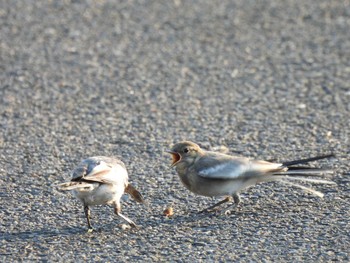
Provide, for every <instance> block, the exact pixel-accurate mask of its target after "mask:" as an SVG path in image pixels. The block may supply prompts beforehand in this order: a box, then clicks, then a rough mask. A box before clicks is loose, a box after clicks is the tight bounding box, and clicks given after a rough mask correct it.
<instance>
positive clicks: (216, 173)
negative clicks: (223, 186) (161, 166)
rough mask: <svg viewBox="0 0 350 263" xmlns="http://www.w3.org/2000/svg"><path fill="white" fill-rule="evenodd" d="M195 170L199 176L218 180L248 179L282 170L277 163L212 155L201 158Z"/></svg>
mask: <svg viewBox="0 0 350 263" xmlns="http://www.w3.org/2000/svg"><path fill="white" fill-rule="evenodd" d="M196 168H197V171H198V175H199V176H201V177H204V178H210V179H219V180H220V179H221V180H230V179H238V178H250V177H254V176H260V175H264V174H265V173H270V172H271V173H272V172H275V171H280V170H281V169H282V168H281V164H279V163H270V162H265V161H254V160H250V159H248V158H244V157H231V156H227V155H213V156H208V157H204V158H201V159H200V160H199V161H198V162H197V164H196V167H195V169H196Z"/></svg>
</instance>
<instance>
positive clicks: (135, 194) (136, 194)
mask: <svg viewBox="0 0 350 263" xmlns="http://www.w3.org/2000/svg"><path fill="white" fill-rule="evenodd" d="M125 192H126V193H128V194H129V195H131V197H132V198H133V199H134V200H135V201H137V202H139V203H144V202H145V201H144V200H143V197H142V195H141V193H140V192H139V191H137V190H136V188H135V187H133V186H132V185H131V184H128V186H127V187H126V188H125Z"/></svg>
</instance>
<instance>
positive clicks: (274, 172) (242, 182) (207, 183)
mask: <svg viewBox="0 0 350 263" xmlns="http://www.w3.org/2000/svg"><path fill="white" fill-rule="evenodd" d="M167 152H168V153H170V154H171V155H172V164H171V167H175V169H176V171H177V174H178V176H179V177H180V181H181V182H182V184H183V185H184V186H185V187H186V188H187V189H188V190H190V191H191V192H193V193H195V194H197V195H202V196H208V197H219V196H226V197H225V199H223V200H222V201H220V202H218V203H216V204H214V205H212V206H210V207H208V208H206V209H203V210H202V211H200V212H199V213H203V212H209V211H211V210H213V209H214V208H216V207H217V206H220V205H222V204H224V203H226V202H229V201H233V204H235V205H238V204H239V203H240V201H241V200H240V196H239V192H240V191H242V190H244V189H246V188H248V187H251V186H254V185H256V184H258V183H262V182H271V181H278V182H282V183H284V184H287V185H289V186H294V187H298V188H301V189H303V190H304V191H307V192H309V193H312V194H314V195H316V196H319V197H321V198H322V197H323V196H324V194H323V193H321V192H319V191H316V190H314V189H312V188H309V187H306V186H303V185H300V184H297V183H295V182H294V181H303V182H310V183H320V184H335V183H334V182H332V181H328V180H323V179H318V178H317V179H316V178H310V177H309V176H312V175H322V174H327V173H333V171H332V170H328V169H318V168H312V167H307V166H295V165H300V164H306V163H309V162H312V161H317V160H321V159H326V158H331V157H334V154H326V155H321V156H317V157H312V158H307V159H300V160H295V161H290V162H281V163H275V162H269V161H262V160H253V159H249V158H247V157H241V156H231V155H227V154H223V153H219V152H212V151H207V150H204V149H202V148H200V146H199V145H198V144H196V143H193V142H191V141H183V142H179V143H176V144H175V145H174V146H173V147H172V148H171V149H170V150H169V151H167Z"/></svg>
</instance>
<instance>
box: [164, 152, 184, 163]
mask: <svg viewBox="0 0 350 263" xmlns="http://www.w3.org/2000/svg"><path fill="white" fill-rule="evenodd" d="M166 152H167V153H170V154H171V156H172V157H173V162H172V164H171V167H174V166H175V165H176V164H177V163H178V162H180V161H181V156H180V154H178V153H177V152H173V151H166Z"/></svg>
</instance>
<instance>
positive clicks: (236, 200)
mask: <svg viewBox="0 0 350 263" xmlns="http://www.w3.org/2000/svg"><path fill="white" fill-rule="evenodd" d="M232 199H233V204H230V205H229V206H228V207H227V208H226V211H225V214H230V213H231V212H230V211H229V210H227V209H228V208H230V207H231V206H233V205H235V206H238V204H239V203H240V202H241V198H240V197H239V195H238V194H236V193H235V194H233V195H232Z"/></svg>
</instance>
